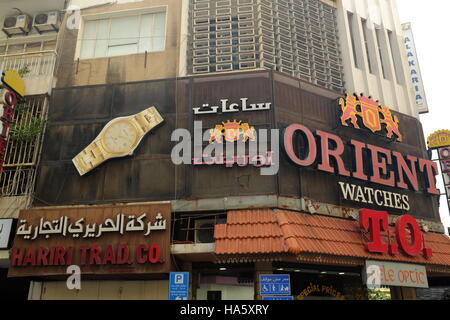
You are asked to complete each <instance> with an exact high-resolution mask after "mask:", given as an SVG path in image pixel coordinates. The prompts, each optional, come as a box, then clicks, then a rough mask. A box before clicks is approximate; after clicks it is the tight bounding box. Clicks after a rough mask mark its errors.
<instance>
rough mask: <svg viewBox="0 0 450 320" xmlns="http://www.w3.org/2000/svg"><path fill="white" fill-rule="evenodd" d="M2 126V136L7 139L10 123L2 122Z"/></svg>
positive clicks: (0, 124)
mask: <svg viewBox="0 0 450 320" xmlns="http://www.w3.org/2000/svg"><path fill="white" fill-rule="evenodd" d="M0 126H1V128H2V129H1V130H0V132H1V133H0V134H1V136H2V137H5V138H6V137H7V136H8V131H9V123H7V122H2V123H0Z"/></svg>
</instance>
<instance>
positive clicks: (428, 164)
mask: <svg viewBox="0 0 450 320" xmlns="http://www.w3.org/2000/svg"><path fill="white" fill-rule="evenodd" d="M419 169H420V171H421V172H424V170H426V174H427V179H426V180H427V184H428V188H427V192H428V193H431V194H441V192H440V191H439V189H437V188H436V179H435V176H436V175H437V174H438V167H437V164H436V163H435V162H433V161H431V160H425V159H419Z"/></svg>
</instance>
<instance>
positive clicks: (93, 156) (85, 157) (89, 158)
mask: <svg viewBox="0 0 450 320" xmlns="http://www.w3.org/2000/svg"><path fill="white" fill-rule="evenodd" d="M98 144H99V142H98V140H95V141H94V142H92V143H91V144H90V145H88V146H87V147H86V148H85V149H84V150H83V151H81V152H80V153H79V154H78V155H76V156H75V158H73V159H72V162H73V164H74V165H75V167H76V168H77V170H78V173H79V174H80V175H81V176H82V175H84V174H85V173H86V172H89V171H91V170H92V169H94V168H95V167H97V166H98V165H100V164H101V163H103V162H104V161H105V160H106V156H105V154H104V153H103V151H102V149H101V148H100V147H99V145H98Z"/></svg>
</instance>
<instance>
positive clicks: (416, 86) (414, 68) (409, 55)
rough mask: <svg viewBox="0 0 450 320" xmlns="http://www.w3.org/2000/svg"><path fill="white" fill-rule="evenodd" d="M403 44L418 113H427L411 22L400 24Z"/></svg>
mask: <svg viewBox="0 0 450 320" xmlns="http://www.w3.org/2000/svg"><path fill="white" fill-rule="evenodd" d="M402 31H403V38H404V45H405V50H406V59H407V61H408V68H409V74H410V77H409V79H410V80H411V85H412V88H413V91H414V100H415V101H416V107H417V110H418V112H419V113H428V103H427V98H426V96H425V87H424V85H423V78H422V74H421V72H420V67H419V60H418V59H417V51H416V45H415V44H414V36H413V33H412V28H411V23H404V24H402Z"/></svg>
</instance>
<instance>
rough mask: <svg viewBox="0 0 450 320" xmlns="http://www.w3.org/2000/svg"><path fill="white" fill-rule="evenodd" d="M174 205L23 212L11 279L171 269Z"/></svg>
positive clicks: (15, 243) (15, 246) (13, 251)
mask: <svg viewBox="0 0 450 320" xmlns="http://www.w3.org/2000/svg"><path fill="white" fill-rule="evenodd" d="M170 217H171V207H170V203H155V204H136V205H118V206H95V207H74V208H42V209H30V210H22V211H21V212H20V216H19V226H18V228H17V233H16V237H15V239H14V244H13V248H12V249H11V256H10V268H9V274H8V275H9V276H12V277H18V276H19V277H20V276H44V275H45V276H49V275H51V276H58V275H63V274H65V272H66V269H65V268H66V267H67V266H68V265H78V266H80V267H81V271H82V273H83V274H91V275H96V274H100V275H111V274H117V273H118V272H119V273H120V274H127V273H133V274H148V273H163V272H169V271H170V270H171V259H170V227H169V226H170Z"/></svg>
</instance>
